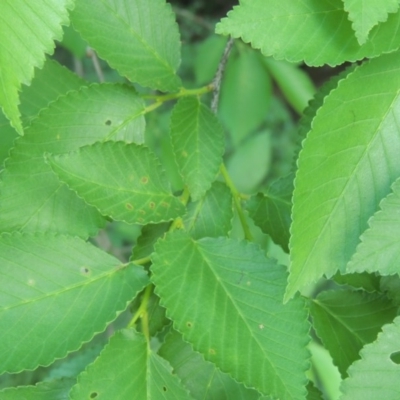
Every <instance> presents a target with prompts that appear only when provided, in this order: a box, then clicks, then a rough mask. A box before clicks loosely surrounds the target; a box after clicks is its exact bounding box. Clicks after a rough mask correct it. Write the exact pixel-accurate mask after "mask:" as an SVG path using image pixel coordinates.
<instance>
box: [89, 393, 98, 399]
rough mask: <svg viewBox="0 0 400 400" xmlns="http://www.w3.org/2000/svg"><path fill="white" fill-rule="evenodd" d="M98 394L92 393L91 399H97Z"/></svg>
mask: <svg viewBox="0 0 400 400" xmlns="http://www.w3.org/2000/svg"><path fill="white" fill-rule="evenodd" d="M97 395H98V393H97V392H92V393H90V398H91V399H95V398H96V397H97Z"/></svg>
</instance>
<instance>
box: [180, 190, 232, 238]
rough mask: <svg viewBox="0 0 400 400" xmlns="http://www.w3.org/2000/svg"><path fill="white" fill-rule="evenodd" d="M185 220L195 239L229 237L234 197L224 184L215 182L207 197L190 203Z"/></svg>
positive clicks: (187, 228)
mask: <svg viewBox="0 0 400 400" xmlns="http://www.w3.org/2000/svg"><path fill="white" fill-rule="evenodd" d="M187 209H188V211H187V214H185V217H184V219H183V222H184V225H185V227H186V230H187V231H189V232H190V234H191V236H192V237H193V238H194V239H200V238H202V237H218V236H227V235H228V233H229V231H230V230H231V228H232V218H233V205H232V195H231V192H230V190H229V189H228V187H227V186H226V185H225V184H223V183H222V182H214V183H213V184H212V186H211V189H210V190H209V191H208V192H207V193H206V194H205V196H204V197H203V198H202V199H201V200H199V201H197V202H195V203H189V205H188V207H187Z"/></svg>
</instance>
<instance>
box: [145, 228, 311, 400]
mask: <svg viewBox="0 0 400 400" xmlns="http://www.w3.org/2000/svg"><path fill="white" fill-rule="evenodd" d="M152 259H153V265H152V267H151V269H152V272H153V276H152V280H153V282H154V283H155V285H156V293H158V295H159V296H160V298H161V303H162V304H163V305H164V306H165V307H166V309H167V316H168V317H169V318H171V319H172V320H173V322H174V326H175V327H176V328H177V329H178V330H179V331H180V332H181V333H182V334H183V337H184V338H185V340H187V341H189V342H190V343H191V344H192V345H193V347H194V349H195V350H197V351H199V352H201V353H202V354H203V356H204V357H205V359H206V360H208V361H211V362H214V363H215V364H216V365H217V366H218V367H219V368H220V369H221V370H222V371H223V372H228V373H230V374H231V375H232V376H233V377H234V378H235V379H237V380H239V381H241V382H243V383H245V384H246V385H247V386H250V387H254V388H256V389H257V390H259V391H260V392H262V393H263V394H266V395H271V397H274V396H275V397H279V398H281V399H300V398H305V384H306V382H305V375H304V372H305V370H306V369H307V368H308V367H307V364H308V361H307V359H308V353H307V350H306V345H307V342H308V323H307V313H306V311H305V308H304V303H303V301H302V299H300V298H296V299H295V300H293V301H291V302H290V303H289V304H287V305H283V304H282V298H283V293H284V289H285V285H286V282H285V280H286V272H285V270H284V268H283V267H281V266H278V265H277V264H276V263H275V262H274V261H272V260H269V259H267V258H266V257H265V255H264V253H263V252H262V251H261V250H260V249H259V247H258V246H257V245H255V244H250V243H246V242H239V241H235V240H232V239H227V238H217V239H214V238H204V239H201V240H199V241H194V240H193V239H191V238H190V237H189V236H188V235H187V234H185V233H183V232H178V233H174V234H170V235H168V236H167V238H166V239H164V240H161V241H159V242H158V243H157V245H156V248H155V253H154V254H153V257H152ZM171 277H173V279H171ZM265 376H268V377H269V379H268V380H266V379H265Z"/></svg>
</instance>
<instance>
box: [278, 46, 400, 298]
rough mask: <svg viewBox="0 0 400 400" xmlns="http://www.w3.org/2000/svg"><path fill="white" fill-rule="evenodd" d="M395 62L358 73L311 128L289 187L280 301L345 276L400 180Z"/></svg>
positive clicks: (396, 56)
mask: <svg viewBox="0 0 400 400" xmlns="http://www.w3.org/2000/svg"><path fill="white" fill-rule="evenodd" d="M399 61H400V53H392V54H387V55H383V56H381V57H379V58H376V59H373V60H371V61H369V62H367V63H365V64H363V65H362V66H360V67H358V68H357V69H356V70H355V71H354V72H352V73H350V74H349V75H347V78H346V79H344V80H341V81H340V82H339V84H338V87H337V89H335V90H333V91H331V93H330V94H329V95H328V96H327V97H326V98H325V101H324V104H323V106H322V107H321V108H320V109H319V111H318V113H317V115H316V117H315V118H314V120H313V123H312V130H311V131H310V133H309V134H308V136H307V139H306V140H305V141H304V142H303V150H302V151H301V153H300V156H299V160H298V166H299V169H298V172H297V175H296V179H295V190H294V193H293V212H292V219H293V223H292V227H291V234H292V236H291V238H290V249H291V266H290V276H289V283H288V288H287V293H286V299H289V298H290V297H291V296H292V295H293V294H294V293H295V292H296V291H297V290H299V289H302V288H303V287H304V286H305V285H308V284H310V283H311V282H314V281H316V280H317V279H318V278H320V277H322V276H323V275H326V276H327V277H330V276H332V275H333V274H334V273H335V272H336V271H338V270H339V271H340V272H344V271H345V268H346V264H347V262H348V261H349V260H350V258H351V256H352V254H353V253H354V251H355V250H356V247H357V244H358V243H359V237H360V235H361V233H362V232H363V231H364V230H365V229H366V228H367V222H368V219H369V218H370V217H371V216H372V215H373V214H374V212H375V211H376V210H377V208H378V205H379V202H380V200H381V199H382V198H383V197H385V196H386V195H387V194H388V193H389V192H390V186H391V184H392V183H393V182H394V180H395V179H396V178H397V177H398V176H399V175H400V163H399V162H398V154H399V152H400V135H399V124H398V123H397V122H398V121H397V115H398V113H399V112H400V111H399V110H400V97H399V89H400V78H399V77H400V74H399ZM338 115H340V118H338V117H337V116H338Z"/></svg>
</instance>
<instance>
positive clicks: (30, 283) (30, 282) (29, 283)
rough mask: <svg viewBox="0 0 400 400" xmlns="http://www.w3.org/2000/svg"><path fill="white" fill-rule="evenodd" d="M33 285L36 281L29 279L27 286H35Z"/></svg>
mask: <svg viewBox="0 0 400 400" xmlns="http://www.w3.org/2000/svg"><path fill="white" fill-rule="evenodd" d="M35 284H36V281H35V280H34V279H29V280H28V285H29V286H35Z"/></svg>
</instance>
